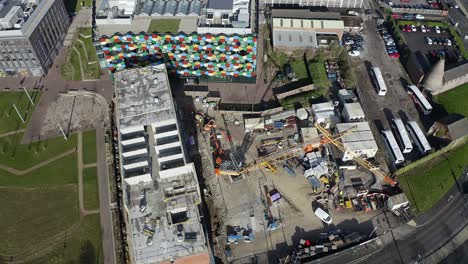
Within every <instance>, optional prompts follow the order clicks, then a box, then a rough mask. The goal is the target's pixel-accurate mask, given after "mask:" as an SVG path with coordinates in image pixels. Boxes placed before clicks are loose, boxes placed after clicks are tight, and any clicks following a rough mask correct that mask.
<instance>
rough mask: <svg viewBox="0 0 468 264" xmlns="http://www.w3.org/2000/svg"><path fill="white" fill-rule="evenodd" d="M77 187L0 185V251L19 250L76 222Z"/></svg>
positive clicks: (31, 245)
mask: <svg viewBox="0 0 468 264" xmlns="http://www.w3.org/2000/svg"><path fill="white" fill-rule="evenodd" d="M77 190H78V188H77V186H76V185H74V184H72V185H63V186H60V187H54V188H51V187H49V188H33V189H25V188H1V191H0V204H1V205H2V209H1V210H0V219H1V221H0V237H1V238H2V239H0V254H1V255H15V254H19V253H22V251H23V250H24V249H28V248H34V247H35V246H38V245H39V244H40V243H41V242H42V241H45V240H46V239H48V238H50V237H51V236H52V235H54V234H57V233H59V232H62V231H64V230H66V229H68V228H69V227H71V226H72V225H73V224H75V223H77V222H78V221H79V216H78V202H77V201H78V200H77V197H78V193H77ZM62 246H63V244H62ZM38 250H40V248H38Z"/></svg>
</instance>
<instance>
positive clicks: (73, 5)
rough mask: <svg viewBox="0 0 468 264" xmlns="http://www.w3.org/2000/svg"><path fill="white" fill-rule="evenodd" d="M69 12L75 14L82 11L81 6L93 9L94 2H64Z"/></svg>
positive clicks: (64, 0) (84, 0)
mask: <svg viewBox="0 0 468 264" xmlns="http://www.w3.org/2000/svg"><path fill="white" fill-rule="evenodd" d="M63 2H64V3H65V8H66V9H67V12H70V13H73V12H78V11H80V10H81V6H82V5H83V6H88V7H91V6H92V5H93V0H63Z"/></svg>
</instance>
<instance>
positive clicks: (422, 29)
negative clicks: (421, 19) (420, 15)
mask: <svg viewBox="0 0 468 264" xmlns="http://www.w3.org/2000/svg"><path fill="white" fill-rule="evenodd" d="M421 32H424V33H426V32H427V29H426V26H424V25H421Z"/></svg>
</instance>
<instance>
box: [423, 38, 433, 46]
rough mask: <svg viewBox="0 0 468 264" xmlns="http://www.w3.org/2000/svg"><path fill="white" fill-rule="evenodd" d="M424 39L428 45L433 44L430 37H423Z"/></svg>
mask: <svg viewBox="0 0 468 264" xmlns="http://www.w3.org/2000/svg"><path fill="white" fill-rule="evenodd" d="M425 38H426V43H427V44H428V45H432V44H434V43H433V42H432V39H431V38H430V37H425Z"/></svg>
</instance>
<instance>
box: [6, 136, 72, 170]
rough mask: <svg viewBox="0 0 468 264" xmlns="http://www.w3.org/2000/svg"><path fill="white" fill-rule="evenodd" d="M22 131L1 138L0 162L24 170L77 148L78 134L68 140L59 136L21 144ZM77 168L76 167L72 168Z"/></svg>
mask: <svg viewBox="0 0 468 264" xmlns="http://www.w3.org/2000/svg"><path fill="white" fill-rule="evenodd" d="M22 137H23V134H22V133H18V134H16V135H12V136H8V137H2V138H0V164H3V165H6V166H9V167H12V168H15V169H17V170H24V169H27V168H30V167H32V166H34V165H36V164H37V163H39V162H42V161H45V160H48V159H50V158H53V157H55V156H57V155H59V154H61V153H63V152H66V151H68V150H71V149H74V148H76V135H75V134H74V135H71V136H69V137H68V140H65V139H64V138H63V137H57V138H53V139H48V140H44V141H40V142H35V143H31V144H21V138H22ZM70 169H75V168H70Z"/></svg>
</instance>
